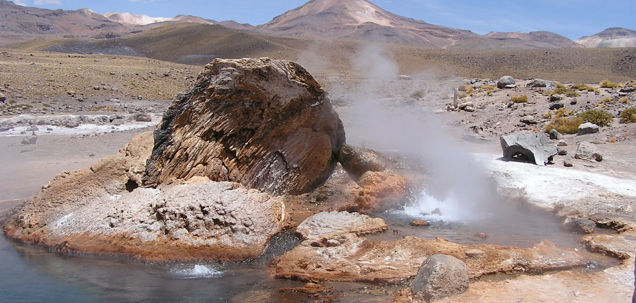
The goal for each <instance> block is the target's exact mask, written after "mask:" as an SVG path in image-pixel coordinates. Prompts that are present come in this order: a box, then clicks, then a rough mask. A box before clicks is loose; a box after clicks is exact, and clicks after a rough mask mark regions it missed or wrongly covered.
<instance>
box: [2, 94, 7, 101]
mask: <svg viewBox="0 0 636 303" xmlns="http://www.w3.org/2000/svg"><path fill="white" fill-rule="evenodd" d="M4 101H7V97H5V96H4V94H3V93H0V102H2V103H4Z"/></svg>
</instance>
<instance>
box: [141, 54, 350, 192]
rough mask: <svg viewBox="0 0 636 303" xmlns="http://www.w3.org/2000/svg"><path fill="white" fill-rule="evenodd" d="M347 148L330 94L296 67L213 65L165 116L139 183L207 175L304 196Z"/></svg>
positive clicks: (259, 62)
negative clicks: (144, 172) (344, 145)
mask: <svg viewBox="0 0 636 303" xmlns="http://www.w3.org/2000/svg"><path fill="white" fill-rule="evenodd" d="M344 143H345V134H344V128H343V125H342V122H341V121H340V119H339V117H338V114H337V113H336V112H335V111H334V110H333V108H332V106H331V102H330V101H329V98H328V96H327V94H326V93H325V91H324V90H323V89H322V87H321V86H320V84H318V82H316V80H314V78H313V77H312V76H311V75H310V74H309V73H308V72H307V71H306V70H305V69H304V68H302V67H301V66H300V65H298V64H296V63H293V62H289V61H278V60H271V59H268V58H261V59H238V60H224V59H215V60H214V61H212V62H211V63H210V64H208V65H206V67H205V69H204V71H203V72H202V73H201V74H200V75H199V77H198V80H197V83H196V84H195V86H194V87H193V88H192V90H190V91H189V92H187V93H185V94H180V95H178V96H177V97H176V98H175V101H174V102H173V103H172V105H171V106H170V107H169V108H168V110H167V111H166V113H165V114H164V117H163V120H162V122H161V123H160V125H159V127H158V129H157V130H156V131H155V145H154V149H153V152H152V156H151V158H150V159H149V160H148V164H147V168H146V176H145V177H144V183H145V184H147V185H149V186H156V185H158V184H161V183H164V182H167V181H169V180H174V179H184V180H187V179H191V178H192V177H195V176H205V177H208V178H210V179H211V180H214V181H233V182H239V183H241V184H243V185H245V186H246V187H248V188H254V189H259V190H262V191H265V192H268V193H271V194H275V195H284V194H300V193H306V192H309V191H311V190H313V189H315V188H317V187H318V186H320V185H322V184H323V183H324V182H325V180H327V178H328V177H329V176H330V175H331V173H332V172H333V170H334V168H335V166H336V163H337V159H338V156H339V154H340V151H341V149H342V146H343V144H344Z"/></svg>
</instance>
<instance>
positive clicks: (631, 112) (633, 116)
mask: <svg viewBox="0 0 636 303" xmlns="http://www.w3.org/2000/svg"><path fill="white" fill-rule="evenodd" d="M620 118H621V120H620V123H623V124H627V123H636V107H630V108H628V109H625V110H623V111H622V112H621V114H620Z"/></svg>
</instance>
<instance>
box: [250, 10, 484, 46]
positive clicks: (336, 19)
mask: <svg viewBox="0 0 636 303" xmlns="http://www.w3.org/2000/svg"><path fill="white" fill-rule="evenodd" d="M258 31H260V32H262V33H267V34H274V35H280V36H287V37H303V38H317V39H334V38H337V39H354V40H363V41H374V42H383V43H395V44H407V45H413V46H420V47H429V48H447V47H451V46H453V45H455V43H456V41H458V40H472V39H482V38H481V37H480V36H479V35H477V34H475V33H472V32H470V31H466V30H458V29H453V28H449V27H443V26H438V25H433V24H429V23H426V22H424V21H420V20H415V19H409V18H404V17H401V16H398V15H395V14H392V13H389V12H387V11H385V10H383V9H381V8H380V7H378V6H377V5H375V4H373V3H371V2H369V1H365V0H312V1H309V2H307V3H306V4H305V5H303V6H301V7H298V8H296V9H293V10H291V11H288V12H286V13H285V14H283V15H280V16H278V17H276V18H274V19H273V20H272V21H270V22H269V23H266V24H264V25H261V26H259V27H258Z"/></svg>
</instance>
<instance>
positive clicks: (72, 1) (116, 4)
mask: <svg viewBox="0 0 636 303" xmlns="http://www.w3.org/2000/svg"><path fill="white" fill-rule="evenodd" d="M12 1H13V2H15V3H16V4H21V5H26V6H34V7H40V8H47V9H59V8H61V9H65V10H76V9H80V8H88V9H91V10H93V11H95V12H97V13H100V14H103V13H107V12H129V13H133V14H144V15H148V16H150V17H174V16H176V15H193V16H199V17H203V18H206V19H212V20H216V21H225V20H234V21H237V22H239V23H249V24H252V25H261V24H264V23H267V22H269V21H271V20H272V19H273V18H274V17H276V16H278V15H281V14H283V13H285V12H286V11H288V10H291V9H294V8H296V7H299V6H302V5H303V4H305V3H306V2H307V1H308V0H276V1H263V0H232V1H227V0H12ZM371 2H373V3H374V4H376V5H378V6H379V7H381V8H382V9H384V10H386V11H389V12H391V13H394V14H397V15H401V16H404V17H408V18H413V19H418V20H423V21H425V22H428V23H431V24H435V25H442V26H447V27H453V28H458V29H465V30H471V31H473V32H475V33H478V34H482V35H483V34H487V33H488V32H491V31H495V32H519V31H521V32H530V31H550V32H554V33H557V34H560V35H563V36H566V37H568V38H570V39H572V40H575V39H578V38H581V37H583V36H590V35H594V34H596V33H599V32H601V31H603V30H605V29H607V28H610V27H624V28H629V29H632V30H636V17H634V8H635V7H636V5H635V4H634V0H605V1H598V0H525V1H522V0H515V1H502V0H498V1H492V0H480V1H475V0H371Z"/></svg>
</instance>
